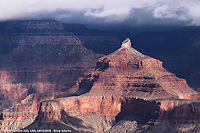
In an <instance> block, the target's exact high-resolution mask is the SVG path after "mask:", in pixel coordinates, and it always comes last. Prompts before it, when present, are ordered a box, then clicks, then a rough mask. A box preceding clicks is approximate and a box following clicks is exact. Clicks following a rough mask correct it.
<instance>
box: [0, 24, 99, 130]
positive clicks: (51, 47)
mask: <svg viewBox="0 0 200 133" xmlns="http://www.w3.org/2000/svg"><path fill="white" fill-rule="evenodd" d="M0 48H1V50H0V62H1V63H0V112H2V113H1V114H2V115H1V120H2V123H3V124H2V125H1V129H2V130H3V129H5V127H6V129H10V128H11V129H15V127H16V129H20V128H23V127H26V126H27V125H29V124H30V123H32V122H33V121H34V120H35V118H36V117H37V115H38V114H37V113H38V110H39V108H38V106H39V105H40V102H42V101H44V100H50V99H55V98H59V97H67V96H71V94H73V93H74V92H73V90H72V91H71V90H69V89H70V88H71V87H72V86H73V85H74V84H75V82H76V80H77V79H78V77H80V76H81V75H82V74H83V73H84V72H86V71H88V70H90V69H91V68H92V67H95V63H96V61H97V60H98V59H99V58H100V57H102V56H103V55H101V54H95V53H94V52H93V51H91V50H88V49H87V48H85V47H84V46H83V45H82V43H81V41H80V39H79V38H78V37H77V36H76V35H74V34H73V33H72V32H70V31H67V30H66V29H64V28H63V24H62V23H60V22H57V21H25V22H23V21H22V22H7V23H6V25H5V27H4V28H3V29H1V31H0ZM32 95H33V96H34V98H30V97H32ZM27 99H29V100H28V101H27ZM23 101H27V102H23ZM30 110H34V111H30ZM21 122H22V123H25V125H24V124H20V123H21ZM15 124H17V126H16V125H15ZM20 125H22V126H20Z"/></svg>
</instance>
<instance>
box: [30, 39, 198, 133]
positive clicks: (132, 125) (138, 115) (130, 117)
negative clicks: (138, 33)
mask: <svg viewBox="0 0 200 133" xmlns="http://www.w3.org/2000/svg"><path fill="white" fill-rule="evenodd" d="M71 90H73V92H75V91H76V95H80V96H73V97H68V98H59V99H54V100H48V101H43V102H42V103H41V105H40V109H39V113H38V116H37V120H36V121H35V122H34V123H33V124H32V125H30V126H29V127H27V128H28V129H31V128H41V125H40V126H39V124H38V122H39V123H40V124H41V123H43V124H44V125H45V123H46V122H55V121H57V122H60V123H63V124H65V125H66V126H65V127H63V129H67V128H68V129H69V127H70V128H72V129H73V130H76V131H79V132H80V131H85V132H106V131H108V132H126V131H130V132H134V131H141V132H148V131H155V132H166V131H167V128H168V127H171V126H172V123H176V125H175V126H174V129H172V131H173V132H181V131H199V129H200V127H199V123H198V122H199V119H200V110H199V106H200V102H199V100H200V99H199V93H198V92H196V91H194V90H192V89H191V88H190V87H189V86H188V85H187V83H186V81H185V80H184V79H180V78H177V77H176V76H175V75H174V74H172V73H170V72H168V71H167V70H166V69H164V68H163V67H162V62H161V61H159V60H157V59H153V58H151V57H149V56H146V55H143V54H142V53H140V52H138V51H136V50H135V49H133V48H132V47H131V42H130V40H129V39H127V40H125V41H124V42H123V43H122V47H121V48H120V49H119V50H117V51H116V52H114V53H111V54H110V55H108V56H104V57H102V58H100V59H99V61H98V62H97V65H96V68H94V69H93V70H92V71H90V72H88V73H85V74H84V76H83V77H81V78H79V79H78V81H77V83H76V85H74V86H73V87H72V88H71ZM99 116H100V117H102V119H101V123H104V124H102V125H103V126H102V127H101V126H100V127H101V128H98V127H96V126H91V124H89V122H90V120H91V119H93V118H95V119H98V120H99ZM86 117H87V119H86ZM108 119H110V120H109V123H110V124H108V123H107V122H106V120H108ZM83 120H85V121H83ZM78 121H79V122H78ZM116 122H117V123H116ZM94 123H95V122H94ZM105 123H107V124H105ZM114 123H115V124H114ZM163 123H165V125H164V126H166V128H163V129H159V128H160V127H159V125H161V124H163ZM181 123H182V125H181ZM60 125H62V124H60ZM105 125H107V126H105ZM62 126H63V125H62ZM187 126H188V127H187ZM50 129H51V127H50Z"/></svg>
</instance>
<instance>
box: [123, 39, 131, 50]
mask: <svg viewBox="0 0 200 133" xmlns="http://www.w3.org/2000/svg"><path fill="white" fill-rule="evenodd" d="M121 48H131V40H130V39H129V38H127V39H126V40H124V41H123V42H122V45H121Z"/></svg>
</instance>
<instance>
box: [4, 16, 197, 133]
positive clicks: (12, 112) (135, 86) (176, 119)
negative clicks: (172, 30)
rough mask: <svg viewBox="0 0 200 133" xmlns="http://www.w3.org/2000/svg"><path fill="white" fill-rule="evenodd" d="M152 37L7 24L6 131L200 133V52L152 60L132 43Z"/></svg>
mask: <svg viewBox="0 0 200 133" xmlns="http://www.w3.org/2000/svg"><path fill="white" fill-rule="evenodd" d="M151 35H154V34H151ZM142 36H143V37H144V38H143V39H141V38H142ZM147 36H150V35H146V33H140V34H137V35H135V36H134V37H135V39H132V40H130V39H129V38H127V39H125V40H124V41H123V42H122V43H121V39H120V38H118V37H117V35H116V34H111V33H110V32H106V31H98V30H92V29H88V28H86V27H85V26H83V25H79V24H64V23H61V22H58V21H54V20H46V21H16V22H15V21H11V22H4V23H1V25H0V48H1V49H0V50H1V51H0V76H1V77H0V85H1V86H0V99H1V100H0V130H1V132H3V131H13V132H14V131H17V130H18V131H21V132H23V131H24V132H25V131H31V130H32V131H37V132H43V131H44V130H46V131H51V132H59V131H63V132H64V131H66V132H68V131H71V132H111V133H115V132H119V133H122V132H156V133H161V132H170V133H173V132H174V133H175V132H194V133H195V132H200V93H199V90H198V88H199V87H200V86H199V82H197V81H199V79H198V77H199V76H200V74H199V68H198V66H200V65H199V62H198V59H199V53H198V52H196V53H194V54H192V52H191V51H194V48H191V47H190V49H188V47H189V45H186V47H185V49H182V51H183V52H184V54H185V53H187V51H189V52H188V53H190V54H191V55H193V56H190V57H188V56H183V54H179V56H180V57H179V56H178V55H176V56H173V55H174V54H172V55H168V54H166V53H164V54H163V52H160V54H159V52H157V53H156V54H154V55H153V56H157V58H159V59H157V58H156V57H155V58H153V57H150V56H148V55H145V54H143V53H141V52H139V51H137V50H136V49H135V48H133V47H135V46H136V47H139V44H140V41H141V45H140V46H141V47H140V48H138V49H142V48H143V46H144V44H145V43H146V42H145V39H148V38H147ZM160 36H161V37H160V38H162V35H160ZM131 38H132V37H131ZM135 40H136V44H135V43H134V41H135ZM142 40H144V41H143V42H142ZM155 45H156V44H155ZM177 45H178V44H177ZM195 46H196V45H195ZM192 47H193V46H192ZM183 48H184V47H183ZM143 49H144V48H143ZM147 49H149V48H148V47H147ZM158 49H159V47H158ZM195 50H197V51H198V49H195ZM144 51H145V50H144ZM166 51H167V50H166ZM169 51H171V49H169ZM148 52H149V51H145V53H148ZM149 53H150V55H151V52H149ZM152 53H153V52H152ZM105 54H106V55H105ZM187 55H189V54H187ZM173 57H174V58H173ZM182 57H184V58H183V60H185V64H184V63H183V62H184V61H182V60H181V61H180V60H179V59H180V58H182ZM187 57H188V58H187ZM191 58H192V60H191ZM160 59H163V61H164V66H166V68H167V69H165V68H164V67H163V62H162V61H161V60H160ZM165 61H166V62H165ZM180 62H181V63H182V64H184V65H183V70H181V71H180V70H179V69H178V68H177V66H179V65H178V63H180ZM188 62H192V64H190V65H191V66H189V67H188V66H187V63H188ZM168 63H169V64H168ZM167 64H168V65H167ZM168 68H169V70H172V71H173V72H174V73H175V74H174V73H172V72H169V71H168ZM189 68H190V69H191V75H190V76H188V75H187V74H188V72H187V71H186V70H188V69H189ZM193 68H195V69H193ZM181 72H183V74H180V73H181ZM176 74H177V75H180V76H182V77H181V78H179V77H177V76H176ZM192 75H193V78H192ZM184 76H185V77H184ZM183 78H186V79H188V78H189V80H190V84H189V85H190V86H194V87H195V89H193V88H191V87H190V86H189V85H188V84H187V81H186V80H185V79H183Z"/></svg>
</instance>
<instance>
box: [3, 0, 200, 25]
mask: <svg viewBox="0 0 200 133" xmlns="http://www.w3.org/2000/svg"><path fill="white" fill-rule="evenodd" d="M199 7H200V1H198V0H190V1H188V0H181V1H180V0H151V1H149V0H141V1H137V0H126V1H124V0H115V1H114V0H110V1H106V0H101V1H99V0H93V1H89V0H81V1H80V0H28V1H27V0H15V1H12V0H0V21H11V20H46V19H53V20H57V21H62V22H65V23H81V24H85V25H96V26H98V25H99V26H105V27H106V26H113V25H122V26H200V8H199Z"/></svg>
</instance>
